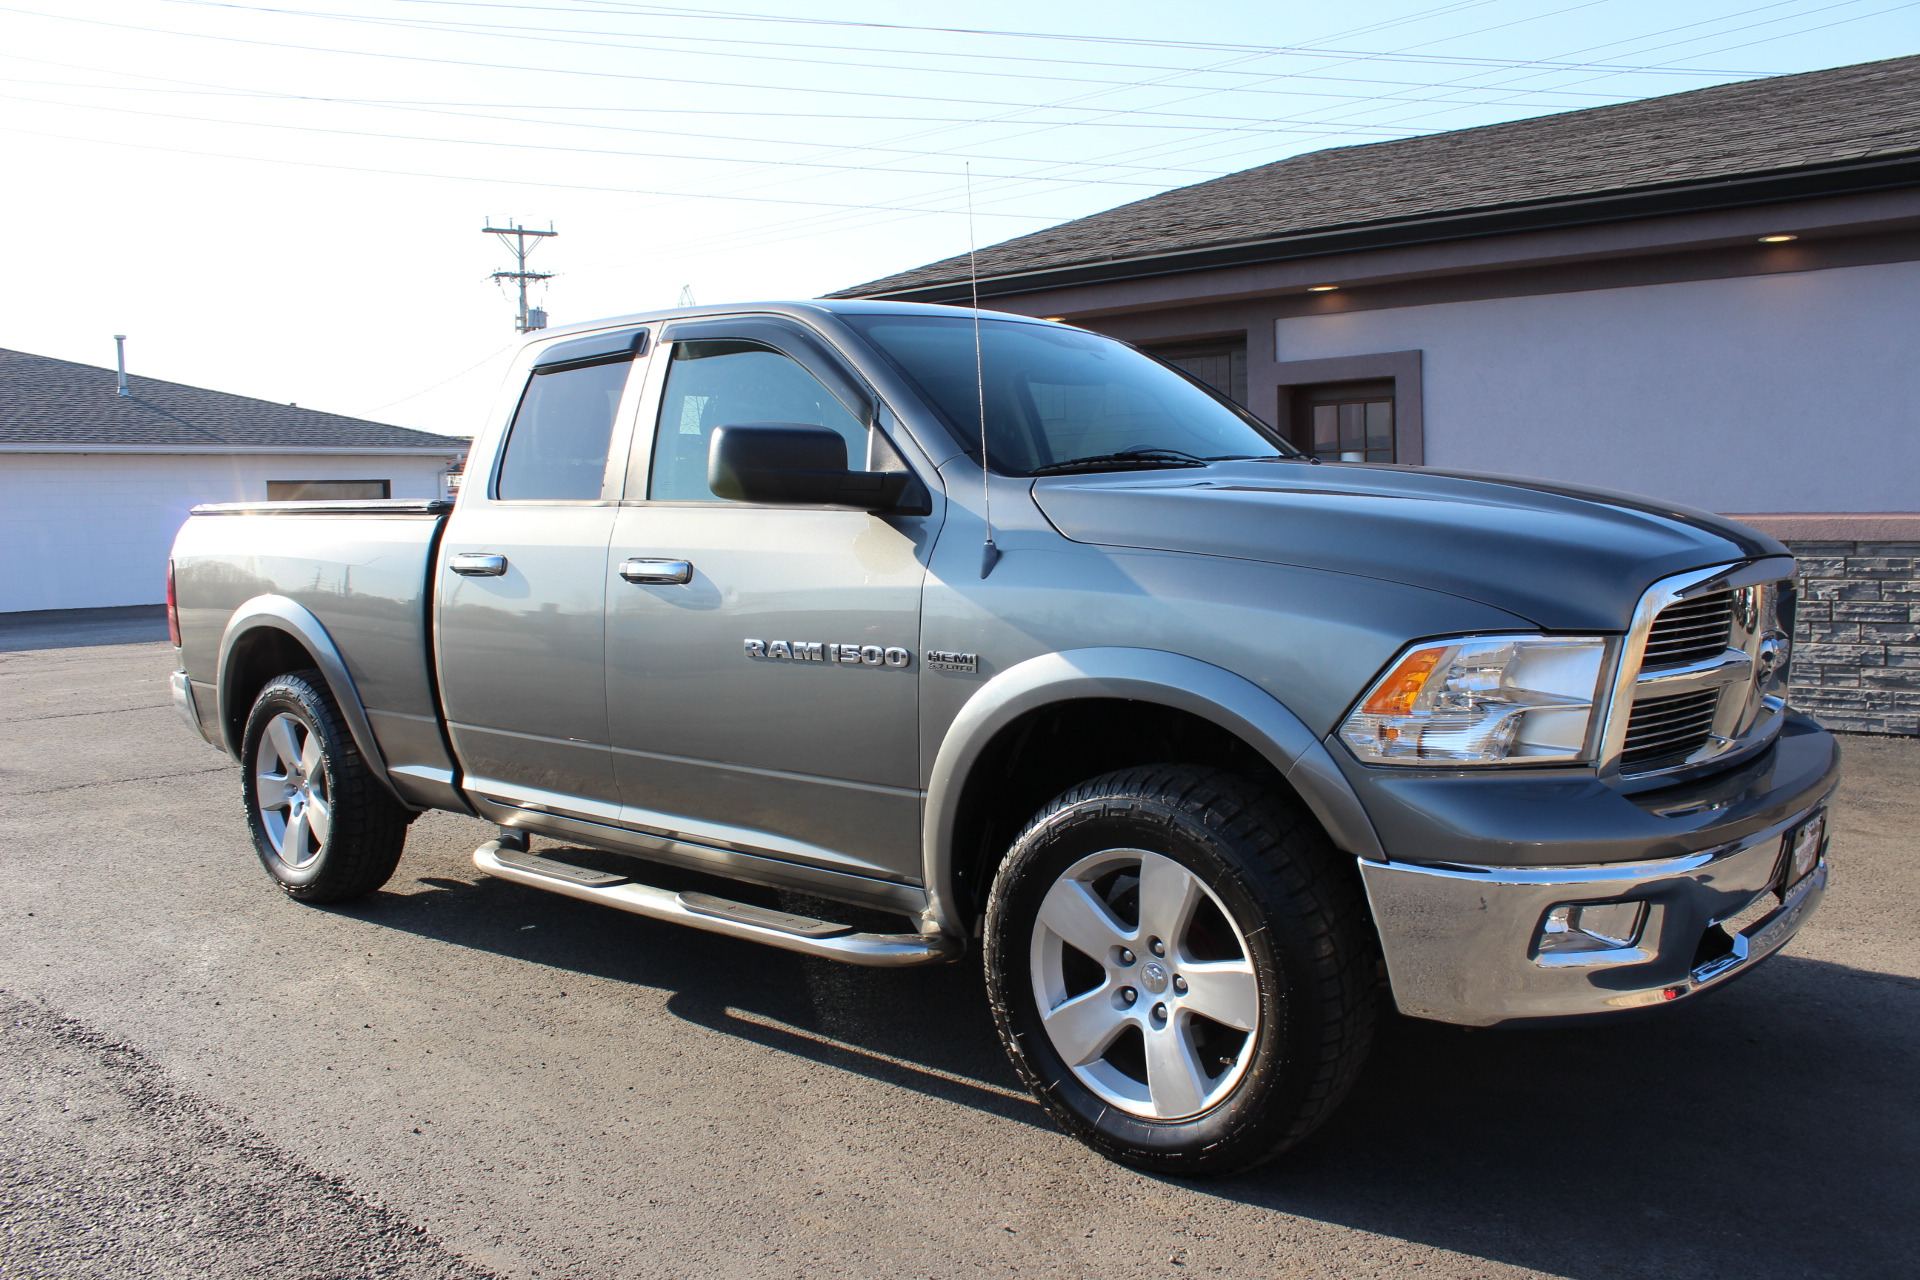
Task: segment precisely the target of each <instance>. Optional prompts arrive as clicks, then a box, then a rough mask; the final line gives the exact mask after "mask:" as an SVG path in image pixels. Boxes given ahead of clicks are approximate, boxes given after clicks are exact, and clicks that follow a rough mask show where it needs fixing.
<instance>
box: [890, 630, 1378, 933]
mask: <svg viewBox="0 0 1920 1280" xmlns="http://www.w3.org/2000/svg"><path fill="white" fill-rule="evenodd" d="M1113 704H1124V705H1125V706H1126V707H1128V708H1129V709H1130V711H1129V713H1130V714H1131V715H1133V716H1136V717H1139V718H1140V721H1141V722H1147V723H1158V724H1165V725H1170V726H1184V727H1186V728H1188V729H1192V728H1195V727H1201V728H1202V734H1201V737H1202V739H1203V741H1202V743H1201V745H1202V748H1203V749H1204V750H1207V751H1209V752H1221V751H1227V752H1236V751H1244V752H1247V753H1250V754H1251V756H1253V757H1257V758H1258V761H1260V762H1263V763H1264V764H1265V765H1266V766H1267V767H1268V768H1270V769H1271V770H1272V771H1273V772H1274V774H1275V775H1277V777H1278V778H1279V780H1281V781H1282V782H1283V783H1284V784H1285V785H1287V786H1288V787H1290V788H1291V789H1292V790H1293V791H1294V792H1295V793H1296V794H1297V795H1298V796H1299V797H1300V799H1301V800H1302V802H1303V803H1305V804H1306V806H1307V807H1308V809H1309V810H1311V811H1312V813H1313V815H1314V817H1315V818H1316V819H1318V820H1319V822H1320V824H1321V826H1322V827H1324V828H1325V829H1326V832H1327V834H1328V836H1329V837H1330V838H1331V839H1332V840H1333V842H1334V844H1335V845H1337V846H1338V847H1339V848H1341V849H1342V850H1344V851H1346V852H1347V853H1349V854H1352V855H1353V856H1355V857H1358V858H1363V859H1367V860H1369V861H1385V860H1386V855H1385V853H1384V852H1383V851H1382V849H1381V846H1380V841H1379V837H1378V836H1377V835H1376V834H1375V832H1374V829H1373V824H1372V822H1371V821H1370V820H1369V819H1368V817H1367V814H1366V810H1365V809H1364V808H1363V807H1362V806H1361V804H1360V800H1359V797H1358V796H1357V795H1356V794H1355V793H1354V791H1353V788H1352V787H1351V786H1350V785H1349V784H1348V782H1347V780H1346V778H1345V776H1344V775H1342V774H1341V772H1340V770H1339V768H1338V766H1337V765H1335V764H1334V761H1333V758H1332V756H1331V755H1330V754H1329V753H1328V751H1327V748H1326V746H1325V745H1324V744H1323V743H1322V742H1321V741H1320V739H1319V738H1318V737H1317V736H1316V735H1315V734H1314V733H1313V731H1312V730H1310V729H1308V728H1307V726H1306V725H1305V724H1303V723H1302V722H1301V721H1300V719H1299V718H1298V717H1297V716H1295V715H1294V714H1293V713H1292V712H1291V711H1289V710H1288V709H1287V708H1286V707H1285V706H1284V705H1282V704H1281V703H1280V702H1279V701H1278V700H1277V699H1275V698H1274V697H1273V696H1272V695H1271V694H1269V693H1268V692H1267V691H1266V690H1264V689H1262V688H1260V686H1258V685H1256V684H1254V683H1253V682H1252V681H1250V680H1248V679H1246V678H1245V677H1243V676H1239V675H1236V674H1234V673H1233V672H1231V671H1228V670H1225V669H1224V668H1221V667H1216V666H1214V665H1212V664H1211V663H1207V662H1202V661H1200V660H1199V659H1197V658H1190V657H1186V656H1184V655H1181V654H1176V653H1168V652H1165V651H1162V650H1154V649H1129V648H1087V649H1074V650H1067V651H1064V652H1060V653H1050V654H1043V655H1040V656H1038V657H1035V658H1030V659H1028V660H1027V661H1025V662H1022V663H1019V664H1017V665H1015V666H1013V667H1010V668H1008V669H1007V670H1006V671H1003V672H1001V673H1000V674H998V675H996V676H995V677H994V678H993V679H991V680H989V681H987V683H986V684H984V685H982V686H981V687H980V688H979V689H978V690H977V691H976V692H975V693H974V695H973V696H972V697H971V698H970V699H968V701H967V703H966V704H965V705H964V706H963V707H962V708H961V709H960V712H959V714H958V715H956V716H955V717H954V719H953V722H952V724H951V725H949V726H948V729H947V733H946V735H945V737H944V739H943V740H942V743H941V746H940V751H939V754H938V755H937V757H936V758H935V761H934V765H933V769H932V771H931V773H930V774H929V777H928V785H927V799H926V820H925V823H924V824H923V847H922V859H923V871H924V876H925V885H926V889H927V894H928V912H929V914H930V917H931V921H932V923H935V924H937V925H938V926H939V927H940V928H942V929H944V930H946V931H948V932H952V933H956V934H961V935H962V936H964V935H965V934H966V933H969V932H971V930H972V925H973V922H974V920H975V919H976V918H977V910H976V904H975V903H974V902H973V901H972V899H973V898H974V897H975V896H976V895H975V894H974V893H973V892H972V890H971V887H970V886H969V885H968V884H967V879H968V873H969V869H970V867H971V864H972V863H973V861H974V860H975V859H976V858H977V857H978V856H979V852H980V851H979V850H978V849H977V848H973V847H969V845H970V841H971V839H972V838H973V837H975V836H978V835H981V834H986V835H988V836H990V835H991V831H990V830H989V829H988V827H987V826H986V825H985V824H986V823H987V821H988V820H987V819H986V818H985V817H983V812H982V808H981V806H982V805H983V804H990V800H988V799H987V797H988V795H989V794H990V792H991V790H992V788H993V785H994V781H993V779H992V777H991V776H990V775H991V774H992V772H993V771H994V770H995V768H996V766H998V765H1001V764H1003V763H1005V762H1006V761H1007V760H1008V759H1009V755H1008V752H1009V750H1010V749H1014V750H1016V754H1017V749H1016V748H1010V746H1009V744H1010V742H1011V741H1012V740H1013V739H1015V738H1018V737H1019V736H1020V735H1022V734H1024V733H1026V732H1028V731H1029V730H1030V729H1031V728H1032V726H1034V725H1035V724H1036V723H1040V722H1041V718H1042V717H1045V716H1048V715H1059V714H1069V715H1071V714H1077V713H1082V712H1084V713H1086V714H1095V712H1094V711H1093V708H1094V707H1095V706H1096V705H1098V706H1100V707H1101V708H1102V709H1103V710H1102V711H1101V712H1099V714H1111V712H1110V711H1108V710H1106V709H1107V708H1111V707H1112V706H1113ZM1215 762H1221V763H1224V762H1225V761H1215ZM1133 763H1147V762H1146V761H1138V762H1133ZM1100 771H1103V770H1097V771H1096V772H1100ZM1087 776H1093V775H1092V774H1088V775H1087ZM1078 780H1080V779H1073V781H1078ZM1067 785H1071V783H1070V782H1069V783H1068V784H1067ZM1047 798H1048V797H1041V800H1040V802H1039V803H1044V802H1045V800H1046V799H1047ZM1033 808H1036V809H1037V808H1038V804H1036V805H1034V806H1033ZM1028 812H1029V813H1031V812H1032V809H1029V810H1028Z"/></svg>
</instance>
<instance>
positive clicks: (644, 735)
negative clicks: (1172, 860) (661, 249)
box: [607, 321, 932, 882]
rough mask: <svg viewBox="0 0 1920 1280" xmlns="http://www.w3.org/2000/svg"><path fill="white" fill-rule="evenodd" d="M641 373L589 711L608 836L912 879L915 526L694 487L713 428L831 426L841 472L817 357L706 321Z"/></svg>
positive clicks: (700, 483)
mask: <svg viewBox="0 0 1920 1280" xmlns="http://www.w3.org/2000/svg"><path fill="white" fill-rule="evenodd" d="M685 334H697V335H698V336H697V338H695V339H693V340H688V339H687V338H685V337H683V336H682V335H685ZM660 361H665V362H666V365H665V369H664V372H662V371H661V370H659V369H656V370H655V378H656V380H658V381H659V382H661V383H662V384H663V385H662V387H661V390H660V392H659V395H658V397H657V405H658V409H657V411H656V412H654V413H652V414H651V415H649V416H650V417H651V419H652V426H653V439H652V442H651V448H648V447H647V434H648V432H647V423H646V422H644V421H643V422H642V424H641V425H640V427H639V428H638V429H637V430H636V434H635V443H634V448H633V458H634V462H633V467H632V472H631V477H630V480H629V487H628V501H627V502H626V504H625V505H623V506H622V507H621V509H620V513H619V516H618V518H617V520H616V523H615V527H614V532H613V545H612V550H611V554H610V555H609V556H608V570H607V581H608V592H609V594H608V599H607V703H608V715H609V731H610V738H611V742H612V744H613V766H614V772H615V775H616V777H617V779H618V782H619V788H620V795H621V799H622V802H623V804H624V805H625V813H624V818H625V821H626V822H627V823H628V825H630V826H636V827H640V828H643V829H646V830H650V831H658V832H662V833H667V834H673V835H677V836H679V837H680V838H682V839H685V840H690V841H693V842H695V843H700V844H705V845H708V846H712V847H717V848H720V849H731V850H739V851H741V852H746V853H751V854H756V855H759V856H765V857H773V858H778V859H782V860H785V861H790V862H797V863H803V864H808V865H813V866H820V867H825V868H829V869H832V870H837V871H842V872H847V873H851V874H856V875H864V876H871V877H879V878H882V879H887V880H892V881H897V882H917V881H918V879H919V876H920V792H919V790H918V786H919V772H920V770H919V764H920V760H919V733H918V712H919V696H918V684H919V671H918V667H919V658H918V642H919V631H920V593H921V584H922V580H923V578H924V576H925V567H924V560H925V554H926V552H927V550H928V549H929V544H930V542H931V538H932V529H931V527H930V526H931V521H930V520H929V519H927V518H924V517H916V516H877V515H872V514H869V513H867V512H864V511H844V510H833V509H829V508H824V507H804V506H782V507H773V506H759V505H754V504H749V503H742V502H728V501H724V500H722V499H720V498H717V497H715V496H714V494H713V491H712V490H711V489H709V488H708V487H707V442H708V439H709V438H710V436H711V435H712V432H713V429H714V428H715V427H716V426H724V425H727V424H729V423H746V422H761V423H768V422H783V423H806V424H811V425H818V426H827V427H832V428H833V429H835V430H837V431H839V432H840V433H841V435H842V436H843V437H845V439H846V440H847V443H848V453H849V456H850V458H851V459H852V460H853V461H852V465H853V466H854V467H860V466H863V465H868V464H867V462H866V459H867V458H868V456H869V448H870V441H869V428H868V426H867V425H866V421H865V412H864V411H865V406H864V405H861V404H859V403H858V397H857V396H854V395H848V394H847V393H846V392H845V391H844V390H843V391H842V392H841V393H840V394H836V393H835V392H832V391H829V390H828V384H829V383H831V384H834V385H836V386H840V387H842V388H844V387H845V386H846V385H847V383H846V375H845V373H844V371H843V370H839V371H837V370H836V369H835V368H823V367H822V365H823V362H830V361H831V357H830V356H829V355H828V354H827V353H825V352H824V351H822V350H821V349H819V348H818V346H817V345H815V344H811V343H808V342H807V341H806V340H805V337H804V335H799V334H792V335H788V336H786V337H783V336H782V329H781V327H780V326H776V325H773V324H772V323H770V322H767V321H755V322H748V323H743V324H740V325H738V326H736V327H735V329H728V328H727V327H726V325H725V323H724V322H713V321H707V322H703V323H702V324H701V325H700V326H699V327H698V328H697V329H693V328H686V327H683V328H682V329H681V331H680V333H679V334H676V333H674V332H672V331H670V332H669V333H668V334H667V335H666V339H665V340H664V341H663V343H662V345H661V349H660V353H659V355H658V356H657V357H656V363H658V362H660ZM836 372H838V377H836V376H835V374H836ZM816 375H819V376H816ZM848 399H852V400H855V401H856V403H855V404H854V405H853V406H852V407H851V408H850V407H849V405H848V404H847V403H846V401H847V400H848ZM856 411H858V412H856ZM643 412H644V411H643ZM882 447H883V448H884V446H882ZM647 562H653V563H651V564H649V563H647ZM683 566H684V568H682V567H683ZM676 576H684V577H685V581H683V582H682V581H671V580H654V581H647V580H646V579H647V578H649V577H652V578H655V579H671V578H674V577H676Z"/></svg>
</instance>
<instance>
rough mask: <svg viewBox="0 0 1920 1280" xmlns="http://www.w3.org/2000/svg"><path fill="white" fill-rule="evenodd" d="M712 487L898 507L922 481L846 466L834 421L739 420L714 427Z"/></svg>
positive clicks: (762, 498) (755, 497)
mask: <svg viewBox="0 0 1920 1280" xmlns="http://www.w3.org/2000/svg"><path fill="white" fill-rule="evenodd" d="M707 487H708V488H710V489H712V490H713V492H714V493H715V494H716V495H717V496H719V497H722V498H730V499H732V500H733V501H735V502H771V503H805V504H808V505H814V506H836V507H859V508H861V509H862V510H865V511H894V510H899V509H901V507H902V501H901V500H902V499H903V498H905V497H907V496H908V494H909V490H910V489H911V490H918V489H919V488H920V485H919V482H918V481H917V480H916V479H915V477H914V475H913V473H912V472H910V471H849V470H847V442H846V441H845V440H844V439H843V438H842V437H841V435H840V433H839V432H838V431H835V430H833V429H832V428H831V427H816V426H809V425H806V424H803V423H798V422H735V423H730V424H728V425H727V426H724V427H715V428H714V429H713V438H712V441H711V442H710V443H709V444H708V446H707ZM923 496H924V495H923Z"/></svg>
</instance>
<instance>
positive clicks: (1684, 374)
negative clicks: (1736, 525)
mask: <svg viewBox="0 0 1920 1280" xmlns="http://www.w3.org/2000/svg"><path fill="white" fill-rule="evenodd" d="M1275 340H1276V343H1277V347H1278V350H1277V358H1278V359H1280V360H1282V361H1291V360H1312V359H1322V358H1326V357H1331V356H1350V355H1359V354H1365V353H1371V352H1384V351H1407V350H1415V349H1417V350H1420V351H1422V352H1424V358H1423V361H1422V373H1423V379H1424V382H1425V391H1424V397H1423V399H1424V404H1423V407H1424V411H1425V435H1426V463H1427V465H1429V466H1435V467H1460V468H1468V469H1473V470H1482V471H1504V472H1511V473H1515V474H1520V475H1532V476H1544V477H1549V478H1553V479H1559V480H1569V481H1577V482H1580V483H1584V484H1595V485H1601V486H1604V487H1607V488H1615V489H1626V490H1631V491H1634V492H1639V493H1646V494H1650V495H1654V496H1657V497H1662V498H1666V499H1670V500H1672V501H1676V502H1681V503H1686V504H1689V505H1692V506H1697V507H1704V508H1706V509H1708V510H1712V511H1742V512H1769V511H1912V510H1915V509H1916V507H1920V359H1917V358H1916V352H1920V263H1909V262H1901V263H1889V264H1883V265H1873V266H1861V267H1846V268H1836V269H1832V270H1822V271H1808V272H1802V273H1796V274H1784V275H1766V276H1748V277H1741V278H1736V279H1724V280H1701V281H1688V282H1682V283H1674V284H1657V285H1645V286H1637V287H1628V288H1613V289H1595V290H1589V291H1584V292H1576V293H1563V294H1548V295H1540V296H1534V297H1516V298H1494V299H1487V300H1481V301H1470V302H1448V303H1436V304H1433V305H1428V306H1414V307H1402V308H1392V309H1381V310H1372V311H1350V312H1336V313H1331V314H1326V315H1317V316H1300V317H1292V318H1285V319H1281V320H1278V321H1276V322H1275Z"/></svg>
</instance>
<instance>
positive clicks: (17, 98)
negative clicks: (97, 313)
mask: <svg viewBox="0 0 1920 1280" xmlns="http://www.w3.org/2000/svg"><path fill="white" fill-rule="evenodd" d="M0 79H5V77H0ZM0 100H7V101H12V102H32V103H37V104H40V105H43V106H57V107H71V108H74V109H75V110H79V111H108V112H113V113H115V114H118V115H133V116H143V117H146V118H149V119H155V120H187V121H191V122H193V123H195V124H222V125H233V126H236V127H239V128H246V129H285V130H291V131H293V132H296V133H323V134H331V135H334V136H337V137H346V138H380V139H384V140H386V141H390V142H428V143H433V144H436V145H440V146H462V147H505V148H510V149H513V150H520V151H542V152H565V153H567V154H571V155H589V156H620V157H626V158H630V159H638V160H684V161H691V162H693V163H697V164H752V165H777V166H782V167H787V166H792V167H799V168H808V169H826V170H830V171H832V172H834V173H847V172H861V173H902V174H913V175H916V176H933V177H941V178H945V177H951V176H952V172H953V171H952V170H951V169H950V168H948V169H904V168H899V167H897V166H893V167H889V166H884V165H855V164H845V163H833V164H829V163H826V162H814V161H808V160H767V159H754V158H748V157H735V156H695V155H687V154H685V153H684V152H673V151H616V150H613V149H611V148H606V147H567V146H558V145H555V144H553V143H547V142H504V141H500V140H498V139H491V138H430V137H422V136H420V135H419V134H406V133H382V132H377V131H374V130H367V129H331V128H327V127H326V126H324V125H307V124H281V123H279V122H277V121H272V120H231V119H226V118H224V117H220V116H195V115H185V114H182V113H180V112H174V111H146V110H142V109H141V108H138V107H108V106H102V105H100V104H97V103H91V102H66V101H62V100H61V99H58V98H34V97H28V96H27V95H25V94H16V93H0ZM636 132H640V131H636ZM1395 136H1399V135H1395ZM1019 163H1035V162H1033V161H1020V162H1019ZM1188 172H1201V173H1207V172H1208V171H1204V170H1189V171H1188ZM1002 176H1009V175H1002ZM1020 180H1021V181H1032V182H1054V183H1060V184H1063V185H1068V186H1084V185H1089V184H1091V185H1096V186H1121V187H1148V188H1151V189H1154V190H1163V189H1164V188H1165V186H1166V184H1165V183H1160V182H1128V181H1126V180H1125V179H1120V178H1082V177H1065V178H1022V179H1020Z"/></svg>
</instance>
